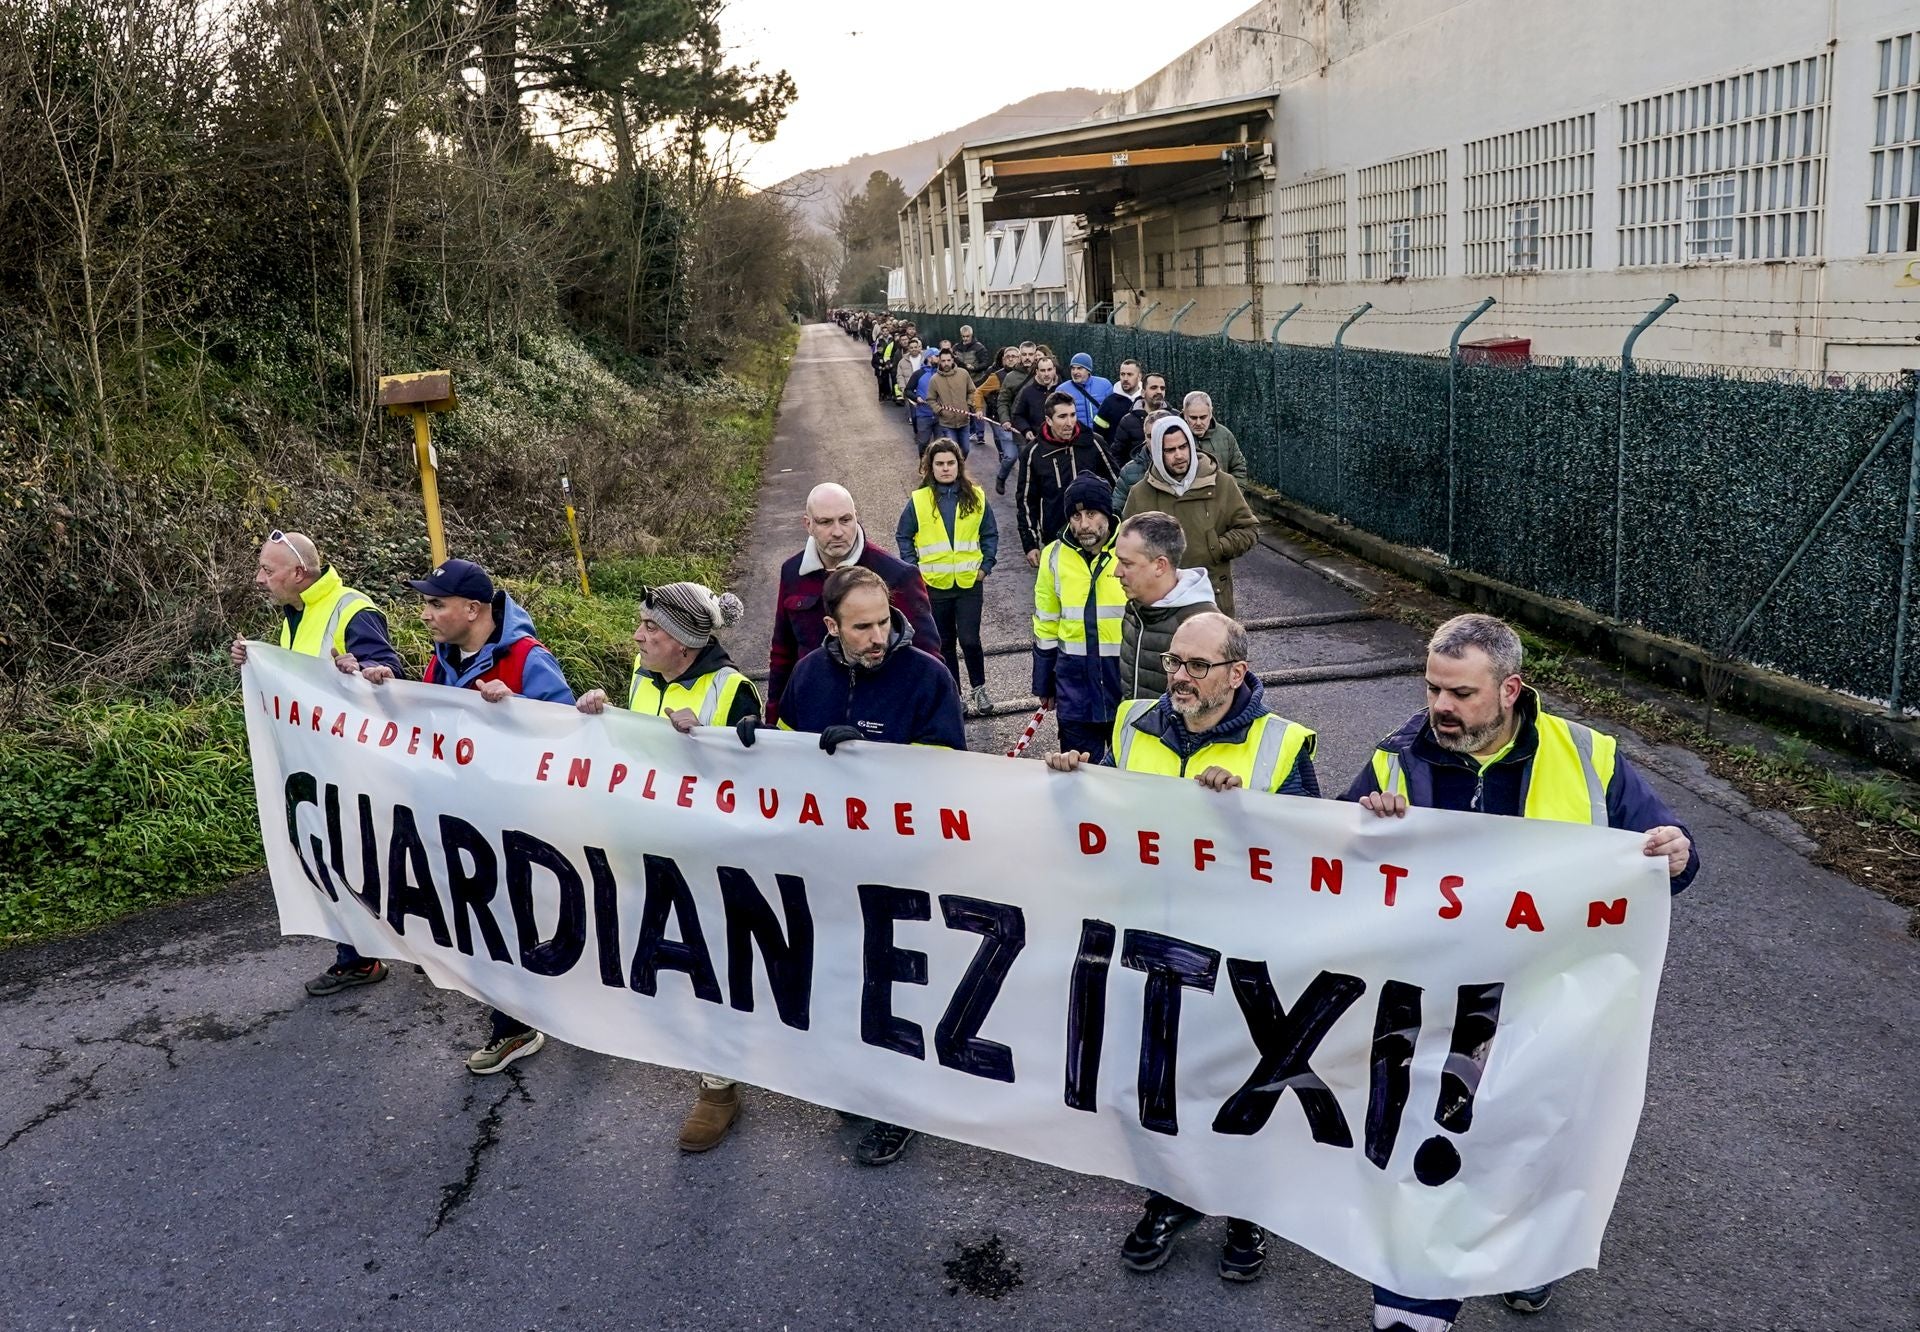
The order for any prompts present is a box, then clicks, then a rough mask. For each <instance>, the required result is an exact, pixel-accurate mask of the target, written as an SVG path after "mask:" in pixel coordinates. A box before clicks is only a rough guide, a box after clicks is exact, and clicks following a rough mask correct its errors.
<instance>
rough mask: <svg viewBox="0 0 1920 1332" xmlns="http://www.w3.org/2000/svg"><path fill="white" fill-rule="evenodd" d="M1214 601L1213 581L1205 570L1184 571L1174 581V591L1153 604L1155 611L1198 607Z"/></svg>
mask: <svg viewBox="0 0 1920 1332" xmlns="http://www.w3.org/2000/svg"><path fill="white" fill-rule="evenodd" d="M1212 600H1213V580H1212V579H1211V578H1209V577H1207V571H1206V570H1205V569H1182V570H1180V576H1179V577H1178V578H1176V579H1175V580H1174V583H1173V591H1171V592H1169V593H1167V595H1166V596H1164V597H1162V598H1160V600H1158V601H1156V602H1154V603H1153V605H1154V609H1156V610H1158V609H1159V608H1161V607H1163V606H1166V607H1173V606H1198V605H1202V604H1204V603H1206V602H1209V601H1212Z"/></svg>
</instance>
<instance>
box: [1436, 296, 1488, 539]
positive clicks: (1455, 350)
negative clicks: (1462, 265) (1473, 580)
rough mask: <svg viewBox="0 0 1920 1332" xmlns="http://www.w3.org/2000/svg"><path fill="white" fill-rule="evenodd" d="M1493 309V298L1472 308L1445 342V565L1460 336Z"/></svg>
mask: <svg viewBox="0 0 1920 1332" xmlns="http://www.w3.org/2000/svg"><path fill="white" fill-rule="evenodd" d="M1492 308H1493V297H1491V296H1489V297H1487V299H1486V300H1484V301H1481V302H1480V304H1478V305H1476V306H1474V307H1473V313H1472V314H1470V315H1468V316H1467V317H1466V318H1465V319H1462V320H1461V321H1460V322H1459V324H1457V325H1456V326H1455V327H1454V330H1453V336H1452V337H1451V338H1449V339H1448V340H1447V563H1448V564H1452V563H1453V440H1454V430H1455V428H1456V427H1455V421H1456V409H1455V403H1456V402H1457V400H1458V398H1459V392H1460V390H1459V384H1458V382H1457V381H1458V379H1459V370H1460V335H1461V334H1462V333H1465V332H1466V331H1467V325H1468V324H1471V323H1472V322H1473V321H1474V320H1476V319H1478V318H1479V317H1480V316H1481V315H1483V314H1485V313H1486V312H1487V311H1489V310H1491V309H1492Z"/></svg>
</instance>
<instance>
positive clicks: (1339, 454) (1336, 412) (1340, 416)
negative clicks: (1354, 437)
mask: <svg viewBox="0 0 1920 1332" xmlns="http://www.w3.org/2000/svg"><path fill="white" fill-rule="evenodd" d="M1372 308H1373V302H1372V301H1365V302H1362V303H1361V305H1360V307H1359V308H1358V309H1357V310H1355V311H1354V312H1353V313H1352V314H1350V315H1348V316H1347V322H1346V323H1344V324H1342V325H1340V331H1339V332H1338V333H1335V334H1334V335H1333V467H1334V471H1335V472H1337V473H1338V474H1339V478H1340V487H1339V490H1338V492H1337V493H1338V494H1339V496H1340V507H1341V508H1342V509H1344V508H1346V506H1347V413H1346V401H1345V399H1344V398H1343V397H1342V396H1341V393H1340V352H1341V349H1342V347H1343V346H1344V344H1345V342H1346V337H1347V330H1348V329H1350V328H1352V327H1353V325H1354V321H1355V320H1357V319H1359V318H1360V316H1361V315H1363V314H1365V313H1366V312H1367V311H1369V310H1371V309H1372ZM1340 516H1341V517H1342V518H1344V517H1346V514H1344V513H1343V514H1341V515H1340Z"/></svg>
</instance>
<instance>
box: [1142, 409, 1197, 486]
mask: <svg viewBox="0 0 1920 1332" xmlns="http://www.w3.org/2000/svg"><path fill="white" fill-rule="evenodd" d="M1175 431H1179V432H1180V433H1181V434H1182V435H1185V436H1186V437H1187V471H1186V474H1185V475H1184V476H1177V477H1176V476H1173V475H1171V474H1170V473H1169V472H1168V471H1167V458H1166V442H1167V436H1168V435H1171V434H1173V433H1174V432H1175ZM1147 451H1148V453H1149V455H1150V456H1151V457H1152V458H1153V470H1154V471H1155V472H1156V473H1158V474H1159V476H1160V479H1161V480H1163V481H1165V482H1166V483H1167V485H1169V486H1170V487H1172V488H1173V493H1174V494H1175V495H1176V496H1179V495H1184V494H1186V493H1187V488H1188V487H1189V486H1191V485H1192V484H1193V483H1194V482H1195V481H1196V480H1198V479H1199V477H1200V450H1199V449H1197V448H1195V447H1194V443H1193V432H1192V431H1190V430H1188V429H1187V424H1186V422H1184V421H1180V420H1176V419H1172V418H1169V419H1167V420H1165V421H1156V422H1155V423H1154V426H1153V438H1152V439H1151V440H1149V441H1148V443H1147Z"/></svg>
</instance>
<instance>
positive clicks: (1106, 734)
mask: <svg viewBox="0 0 1920 1332" xmlns="http://www.w3.org/2000/svg"><path fill="white" fill-rule="evenodd" d="M1053 720H1054V724H1055V725H1057V726H1058V727H1059V728H1060V752H1061V753H1063V754H1064V753H1066V752H1067V751H1068V750H1069V749H1078V750H1082V751H1084V752H1085V753H1087V754H1090V755H1091V756H1092V761H1093V762H1095V763H1098V762H1099V761H1100V760H1101V759H1102V758H1104V757H1105V756H1106V753H1107V746H1108V745H1109V744H1110V743H1111V742H1112V740H1113V723H1112V722H1087V721H1068V720H1067V719H1066V718H1065V717H1061V716H1055V717H1054V719H1053Z"/></svg>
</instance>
